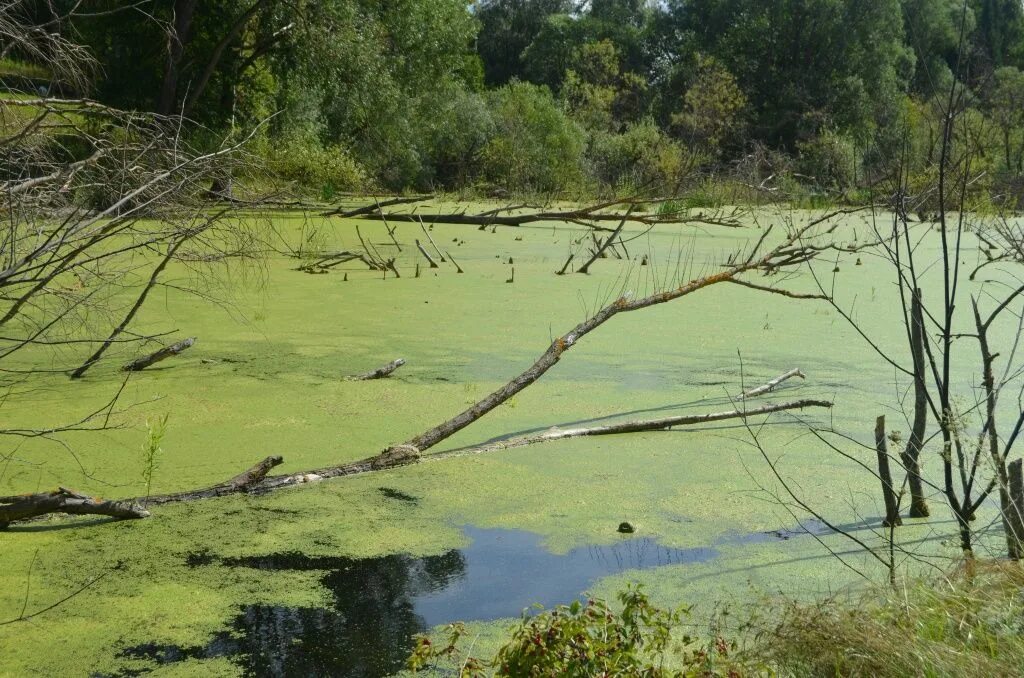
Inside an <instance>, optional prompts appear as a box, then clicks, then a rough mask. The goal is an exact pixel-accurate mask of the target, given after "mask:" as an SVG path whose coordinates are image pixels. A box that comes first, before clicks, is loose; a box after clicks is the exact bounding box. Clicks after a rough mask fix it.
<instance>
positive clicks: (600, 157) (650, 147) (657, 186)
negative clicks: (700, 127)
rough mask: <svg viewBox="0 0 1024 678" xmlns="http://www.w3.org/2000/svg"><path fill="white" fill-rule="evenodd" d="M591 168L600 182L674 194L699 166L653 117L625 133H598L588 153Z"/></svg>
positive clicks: (628, 190)
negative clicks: (660, 127) (652, 119)
mask: <svg viewBox="0 0 1024 678" xmlns="http://www.w3.org/2000/svg"><path fill="white" fill-rule="evenodd" d="M588 160H589V166H590V170H591V172H592V174H593V177H594V179H596V180H597V182H598V183H599V185H601V186H608V187H612V188H619V189H621V190H622V191H623V192H625V193H632V192H634V191H635V190H636V189H643V190H644V191H649V192H663V193H666V194H674V193H676V192H677V190H678V188H679V187H680V186H681V185H682V184H683V182H684V181H685V180H686V178H687V177H688V176H689V175H690V174H691V173H692V172H693V171H694V170H695V168H696V167H697V166H698V165H700V163H701V160H702V158H701V157H700V156H697V155H694V154H693V153H691V152H690V151H689V150H688V149H686V148H685V147H683V146H682V145H681V144H679V143H678V142H677V141H675V140H674V139H672V138H671V137H669V136H668V135H667V134H666V133H665V132H663V131H662V130H661V129H659V128H658V126H657V125H655V124H654V123H653V122H652V121H651V120H644V121H643V122H640V123H637V124H635V125H630V126H629V127H628V128H627V129H626V130H625V131H624V132H623V133H622V134H609V133H597V134H594V135H593V136H592V138H591V146H590V150H589V152H588Z"/></svg>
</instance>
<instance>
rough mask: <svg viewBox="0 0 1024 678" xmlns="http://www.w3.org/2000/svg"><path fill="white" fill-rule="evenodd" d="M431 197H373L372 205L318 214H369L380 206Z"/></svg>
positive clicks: (355, 215)
mask: <svg viewBox="0 0 1024 678" xmlns="http://www.w3.org/2000/svg"><path fill="white" fill-rule="evenodd" d="M433 197H434V196H432V195H414V196H410V197H399V198H391V199H389V200H385V201H384V202H378V201H377V199H376V198H374V204H373V205H365V206H363V207H357V208H355V209H350V210H344V209H341V208H340V207H339V208H338V209H334V210H328V211H327V212H321V213H320V216H322V217H344V218H349V217H358V216H360V215H363V214H369V213H371V212H373V211H374V210H378V211H379V210H380V208H381V207H392V206H394V205H408V204H410V203H416V202H424V201H426V200H430V199H431V198H433Z"/></svg>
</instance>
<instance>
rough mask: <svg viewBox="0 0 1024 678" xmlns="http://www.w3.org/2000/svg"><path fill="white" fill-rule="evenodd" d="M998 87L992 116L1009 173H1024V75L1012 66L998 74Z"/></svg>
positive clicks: (993, 93) (994, 92) (1003, 68)
mask: <svg viewBox="0 0 1024 678" xmlns="http://www.w3.org/2000/svg"><path fill="white" fill-rule="evenodd" d="M994 79H995V87H994V88H993V90H992V95H991V96H990V97H989V101H988V104H989V111H990V113H989V115H990V116H991V118H992V120H993V121H995V123H996V125H997V126H998V127H999V131H1000V133H1001V135H1002V141H1003V159H1004V162H1005V163H1006V169H1007V170H1009V171H1010V172H1015V173H1017V174H1020V173H1021V172H1022V171H1024V73H1022V72H1021V71H1020V70H1019V69H1017V68H1014V67H1013V66H1003V67H1002V68H1000V69H998V70H997V71H996V72H995V78H994Z"/></svg>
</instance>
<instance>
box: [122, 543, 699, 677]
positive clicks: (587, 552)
mask: <svg viewBox="0 0 1024 678" xmlns="http://www.w3.org/2000/svg"><path fill="white" fill-rule="evenodd" d="M465 532H466V534H467V536H469V537H470V539H471V540H472V541H471V543H470V545H469V546H468V547H467V548H465V549H462V550H459V551H454V550H453V551H448V552H447V553H444V554H442V555H439V556H427V557H423V558H414V557H411V556H406V555H391V556H382V557H378V558H365V559H354V558H344V557H312V556H307V555H304V554H301V553H278V554H271V555H265V556H253V557H246V558H217V557H216V556H211V555H209V554H201V555H198V556H193V557H191V558H190V559H189V561H188V562H189V563H190V564H192V565H193V566H196V567H208V566H217V565H219V566H227V567H246V568H256V569H260V570H269V571H274V570H322V571H324V573H325V574H324V576H323V578H322V580H321V583H322V584H323V586H324V587H325V588H326V589H327V590H328V591H330V592H331V594H332V598H333V600H332V602H331V604H330V606H328V607H324V608H306V607H299V608H295V607H284V606H268V605H247V606H245V607H243V608H242V610H241V613H240V614H239V615H238V616H237V617H236V618H235V619H234V620H233V621H232V623H231V625H230V626H231V628H230V630H225V631H223V632H220V633H218V634H217V635H215V636H214V637H213V638H212V639H211V640H210V641H209V642H208V643H207V644H206V645H205V646H202V647H173V646H166V645H140V646H136V647H133V648H129V649H127V650H125V651H124V652H123V653H122V656H125V657H132V658H137V659H149V660H153V661H155V662H157V663H160V664H166V663H172V662H176V661H182V660H185V659H188V658H212V657H224V656H227V657H230V658H231V659H232V661H234V662H235V663H236V664H238V665H239V666H240V667H241V668H242V669H243V671H244V672H245V673H246V674H248V675H253V676H321V675H332V676H360V677H367V678H369V677H375V676H387V675H390V674H392V673H394V672H396V671H398V670H400V669H401V668H402V667H403V665H404V661H405V658H406V657H407V656H408V653H409V650H410V648H411V647H412V638H413V636H414V635H415V634H417V633H422V632H424V631H426V630H427V629H429V628H430V627H432V626H436V625H439V624H446V623H449V622H453V621H460V620H462V621H471V620H490V619H497V618H501V617H515V616H518V615H519V614H521V612H522V611H523V609H524V608H527V607H529V606H531V605H532V604H534V603H541V604H543V605H544V606H546V607H550V606H553V605H556V604H559V603H567V602H570V601H572V600H573V599H575V598H577V597H579V596H580V595H581V594H582V592H583V591H585V590H586V588H587V587H588V586H590V585H591V584H592V583H593V582H594V581H595V580H596V579H598V578H600V577H604V576H607V575H611V574H615V573H618V572H623V571H625V570H634V569H637V570H642V569H648V568H652V567H659V566H663V565H673V564H680V563H693V562H702V561H706V560H709V559H711V558H714V557H715V556H716V555H717V553H716V551H715V550H714V549H712V548H696V549H673V548H667V547H664V546H660V545H659V544H657V542H655V541H654V540H652V539H650V538H646V537H638V538H633V539H627V540H623V541H620V542H618V543H616V544H614V545H611V546H586V547H580V548H576V549H573V550H571V551H569V552H568V553H565V554H553V553H551V552H549V551H548V550H547V549H545V548H544V546H543V545H542V544H541V539H540V537H539V536H538V535H536V534H533V533H530V532H523V531H516V530H484V529H479V528H472V527H468V528H465Z"/></svg>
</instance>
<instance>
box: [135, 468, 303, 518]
mask: <svg viewBox="0 0 1024 678" xmlns="http://www.w3.org/2000/svg"><path fill="white" fill-rule="evenodd" d="M283 461H284V458H283V457H280V456H270V457H267V458H266V459H264V460H263V461H261V462H260V463H258V464H256V465H255V466H253V467H252V468H250V469H248V470H246V471H244V472H242V473H239V474H238V475H237V476H235V477H234V478H231V479H230V480H227V481H225V482H223V483H220V484H218V485H212V486H210V487H207V488H204V489H201V490H191V491H188V492H176V493H174V494H160V495H154V496H151V497H136V498H135V499H134V501H136V502H139V503H142V504H145V505H146V506H151V505H154V504H169V503H172V502H179V501H192V500H195V499H211V498H213V497H224V496H227V495H229V494H239V493H242V492H250V491H252V490H254V489H256V488H258V487H259V485H260V483H262V482H263V481H264V479H266V477H267V474H268V473H270V470H271V469H273V468H274V467H275V466H279V465H280V464H281V463H282V462H283Z"/></svg>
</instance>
